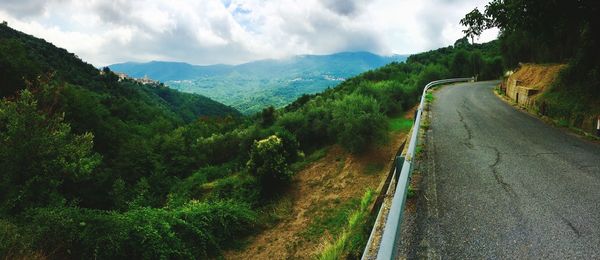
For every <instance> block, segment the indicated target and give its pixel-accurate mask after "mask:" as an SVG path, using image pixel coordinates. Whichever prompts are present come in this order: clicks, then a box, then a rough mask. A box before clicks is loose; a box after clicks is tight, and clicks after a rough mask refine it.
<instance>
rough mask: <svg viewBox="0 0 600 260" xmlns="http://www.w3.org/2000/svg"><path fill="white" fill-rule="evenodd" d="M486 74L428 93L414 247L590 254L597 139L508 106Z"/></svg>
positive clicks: (599, 155)
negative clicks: (421, 200) (420, 212)
mask: <svg viewBox="0 0 600 260" xmlns="http://www.w3.org/2000/svg"><path fill="white" fill-rule="evenodd" d="M495 83H496V82H480V83H465V84H458V85H454V86H446V87H444V88H442V89H440V90H439V91H437V92H436V93H435V100H434V102H433V105H432V108H431V110H432V113H431V116H432V118H431V127H430V131H429V133H428V135H427V148H426V149H427V150H428V152H427V154H428V155H427V156H428V158H427V160H428V161H429V162H428V163H429V164H430V167H429V168H430V172H428V173H427V174H426V176H425V178H426V179H427V180H426V181H425V184H426V186H427V187H426V189H428V191H429V192H428V194H430V195H429V196H430V198H426V199H427V204H428V209H427V211H428V212H429V213H428V216H427V217H425V218H424V221H423V222H424V223H421V224H420V226H421V227H422V230H423V232H424V234H421V235H420V236H421V237H422V238H423V241H426V242H425V243H424V244H426V245H428V246H427V248H426V249H425V250H426V251H427V253H426V255H425V254H421V256H423V255H425V256H428V257H431V258H442V259H490V258H491V259H507V258H509V259H542V258H546V259H573V258H581V259H599V258H600V145H598V144H594V143H591V142H589V141H586V140H582V139H580V138H578V137H576V136H574V135H572V134H569V133H567V132H565V131H564V130H561V129H558V128H555V127H553V126H549V125H547V124H545V123H543V122H542V121H540V120H539V119H537V118H534V117H532V116H531V115H529V114H526V113H524V112H522V111H519V110H517V109H515V108H513V107H511V106H510V105H508V104H506V103H505V102H504V101H501V100H500V99H498V97H496V96H495V95H494V94H493V92H492V89H493V87H494V85H495ZM422 244H423V243H422Z"/></svg>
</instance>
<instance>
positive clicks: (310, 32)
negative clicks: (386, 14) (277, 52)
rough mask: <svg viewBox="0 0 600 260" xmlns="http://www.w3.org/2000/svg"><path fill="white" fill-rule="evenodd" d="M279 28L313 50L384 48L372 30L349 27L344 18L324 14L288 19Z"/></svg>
mask: <svg viewBox="0 0 600 260" xmlns="http://www.w3.org/2000/svg"><path fill="white" fill-rule="evenodd" d="M303 23H304V24H303ZM283 30H284V31H285V32H287V33H290V34H292V35H293V36H294V37H293V38H294V39H296V41H297V43H298V44H299V45H301V46H310V49H311V50H312V51H313V52H315V53H331V52H338V51H358V50H360V51H372V52H381V51H383V50H384V49H385V45H384V44H383V42H382V41H381V37H378V35H377V34H376V33H374V32H373V31H372V30H369V29H368V28H356V27H353V26H351V25H350V24H349V22H348V21H347V20H346V19H341V18H340V17H335V16H331V15H327V13H312V14H310V15H309V16H308V17H306V19H305V20H301V21H300V22H299V21H294V20H291V21H289V22H288V23H287V24H285V25H284V28H283Z"/></svg>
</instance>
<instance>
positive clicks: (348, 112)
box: [331, 94, 388, 153]
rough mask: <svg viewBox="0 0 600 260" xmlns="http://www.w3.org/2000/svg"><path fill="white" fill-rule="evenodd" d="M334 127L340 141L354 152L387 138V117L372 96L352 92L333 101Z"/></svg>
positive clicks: (332, 121)
mask: <svg viewBox="0 0 600 260" xmlns="http://www.w3.org/2000/svg"><path fill="white" fill-rule="evenodd" d="M331 123H332V127H333V129H337V130H338V133H337V140H338V142H339V143H340V144H341V145H342V146H344V147H345V148H347V149H348V150H349V151H351V152H353V153H358V152H362V151H363V150H364V149H365V148H366V147H367V145H369V144H371V143H383V142H384V141H386V138H387V130H388V122H387V118H386V117H385V115H384V114H383V113H381V111H380V106H379V103H377V101H376V100H375V99H374V98H372V97H365V96H363V95H360V94H350V95H347V96H345V97H344V98H342V99H341V100H337V101H335V102H334V103H333V111H332V120H331Z"/></svg>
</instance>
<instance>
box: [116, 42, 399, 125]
mask: <svg viewBox="0 0 600 260" xmlns="http://www.w3.org/2000/svg"><path fill="white" fill-rule="evenodd" d="M406 58H407V55H392V56H380V55H377V54H373V53H370V52H341V53H335V54H330V55H298V56H293V57H290V58H285V59H268V60H259V61H253V62H248V63H244V64H239V65H223V64H217V65H207V66H202V65H191V64H188V63H183V62H165V61H151V62H146V63H136V62H126V63H119V64H113V65H110V66H109V68H110V69H111V70H113V71H116V72H122V73H125V74H127V75H129V76H130V77H134V78H142V77H149V78H151V79H154V80H159V81H162V82H164V83H165V84H166V85H168V86H170V87H171V88H174V89H177V90H180V91H184V92H190V93H197V94H202V95H205V96H207V97H210V98H212V99H215V100H217V101H219V102H222V103H224V104H226V105H230V106H232V107H235V108H237V109H238V110H240V111H241V112H243V113H246V114H249V113H254V112H257V111H259V110H261V109H262V108H264V107H266V106H274V107H281V106H284V105H286V104H289V103H290V102H292V101H293V100H295V99H296V98H298V97H299V96H301V95H303V94H313V93H317V92H321V91H323V90H324V89H326V88H328V87H333V86H335V85H337V84H338V83H340V82H341V81H343V80H344V79H346V78H348V77H351V76H355V75H357V74H360V73H362V72H365V71H368V70H372V69H375V68H378V67H381V66H383V65H385V64H388V63H390V62H402V61H404V60H406Z"/></svg>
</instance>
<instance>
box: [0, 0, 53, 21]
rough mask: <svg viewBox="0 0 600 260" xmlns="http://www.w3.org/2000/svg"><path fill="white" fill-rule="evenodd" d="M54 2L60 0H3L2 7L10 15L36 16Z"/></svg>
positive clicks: (0, 2)
mask: <svg viewBox="0 0 600 260" xmlns="http://www.w3.org/2000/svg"><path fill="white" fill-rule="evenodd" d="M52 2H62V1H60V0H58V1H57V0H54V1H52V0H48V1H46V0H2V1H0V9H3V10H7V11H8V12H9V14H10V15H13V16H15V17H18V18H25V17H34V16H38V15H40V14H42V13H43V12H44V10H46V8H47V6H48V5H49V4H51V3H52Z"/></svg>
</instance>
